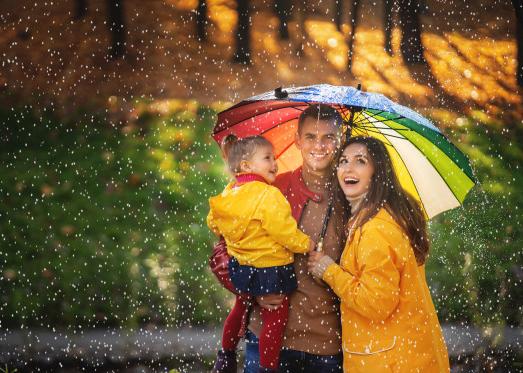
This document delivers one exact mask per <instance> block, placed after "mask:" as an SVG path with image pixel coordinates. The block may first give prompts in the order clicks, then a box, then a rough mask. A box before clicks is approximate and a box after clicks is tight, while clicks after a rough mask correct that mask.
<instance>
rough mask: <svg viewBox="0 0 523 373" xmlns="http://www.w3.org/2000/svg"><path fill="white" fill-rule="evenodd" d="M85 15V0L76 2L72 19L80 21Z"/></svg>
mask: <svg viewBox="0 0 523 373" xmlns="http://www.w3.org/2000/svg"><path fill="white" fill-rule="evenodd" d="M86 15H87V0H76V2H75V8H74V19H82V18H84V17H85V16H86Z"/></svg>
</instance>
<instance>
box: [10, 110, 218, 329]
mask: <svg viewBox="0 0 523 373" xmlns="http://www.w3.org/2000/svg"><path fill="white" fill-rule="evenodd" d="M213 114H214V113H213V112H212V111H210V110H208V109H205V108H199V109H198V111H197V112H189V111H184V112H178V113H174V114H173V115H171V116H169V117H159V116H157V115H152V116H151V115H149V116H148V117H147V116H145V117H147V118H148V119H147V121H148V123H146V125H147V127H146V128H147V130H146V131H140V130H139V127H137V126H127V127H122V128H116V127H111V126H109V125H108V124H107V122H104V121H101V120H99V119H97V118H95V117H92V116H88V115H85V114H84V115H80V114H79V115H78V118H77V119H75V120H71V121H69V122H67V123H65V122H61V121H59V120H57V119H56V118H53V117H52V116H51V115H47V114H45V112H44V113H43V115H40V116H37V115H35V114H34V113H33V112H32V111H31V110H11V111H3V112H1V113H0V124H1V128H2V130H1V131H2V132H1V137H2V140H3V141H2V142H3V144H4V145H3V149H2V153H1V154H2V155H1V162H2V165H3V169H2V174H1V176H0V195H1V196H2V197H1V198H2V202H1V204H0V220H1V224H0V244H1V247H2V250H1V251H0V267H1V268H2V273H1V281H0V293H1V303H0V323H1V325H2V327H4V326H11V327H15V326H21V325H37V326H46V327H47V326H64V327H82V326H89V327H91V326H116V325H136V324H137V323H141V322H146V321H148V320H152V321H155V322H164V323H167V324H173V323H185V322H189V323H198V322H209V321H213V320H217V319H218V318H219V317H220V316H221V315H220V307H219V305H220V304H222V303H223V293H221V290H220V289H218V287H217V286H216V284H215V282H214V281H213V280H212V279H211V275H210V273H209V271H208V270H207V269H206V268H207V265H206V261H207V257H208V254H209V251H210V245H211V237H210V234H209V233H208V231H207V229H206V227H205V226H204V218H205V214H206V209H207V206H206V205H207V196H208V195H209V194H210V193H215V192H216V191H217V189H216V188H218V189H221V186H222V184H223V182H224V181H223V177H224V176H222V172H221V168H220V165H219V164H217V162H215V161H214V158H215V157H216V155H217V154H216V151H217V150H216V148H215V147H211V146H210V145H211V141H210V137H209V135H208V134H209V132H210V129H211V127H212V123H213ZM142 119H143V118H142ZM141 124H143V123H141ZM142 128H143V127H142ZM202 139H206V140H205V141H204V140H202ZM216 305H218V307H217V306H216ZM222 313H223V312H222Z"/></svg>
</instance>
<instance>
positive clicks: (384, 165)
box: [334, 136, 429, 265]
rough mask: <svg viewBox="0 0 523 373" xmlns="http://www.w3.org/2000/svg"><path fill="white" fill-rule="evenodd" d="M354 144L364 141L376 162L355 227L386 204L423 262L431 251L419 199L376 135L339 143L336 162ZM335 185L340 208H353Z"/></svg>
mask: <svg viewBox="0 0 523 373" xmlns="http://www.w3.org/2000/svg"><path fill="white" fill-rule="evenodd" d="M352 144H362V145H365V147H366V148H367V152H368V153H369V156H370V161H371V162H372V164H373V165H374V174H373V175H372V178H371V185H370V187H369V191H368V192H367V195H366V197H365V200H364V201H363V202H362V206H361V208H360V209H359V211H360V212H359V214H361V215H359V216H358V217H357V219H356V223H355V224H356V226H354V227H352V228H354V229H357V228H360V227H361V226H362V225H363V224H365V223H366V222H368V221H369V220H370V219H372V217H374V216H375V215H376V214H377V213H378V211H379V210H380V209H381V208H385V209H386V210H387V211H388V212H389V213H390V214H391V215H392V217H393V218H394V220H395V221H396V222H397V223H398V224H399V225H400V227H401V228H402V229H403V231H404V232H405V233H406V235H407V236H408V238H409V241H410V244H411V246H412V248H413V250H414V255H415V256H416V261H417V263H418V264H419V265H422V264H424V263H425V261H426V259H427V256H428V252H429V240H428V234H427V221H426V218H425V215H424V213H423V210H422V209H421V206H420V204H419V203H418V201H416V200H415V199H414V197H412V196H411V195H410V194H409V193H408V192H406V191H405V190H404V189H403V187H402V186H401V184H400V182H399V180H398V177H397V175H396V173H395V172H394V169H393V166H392V161H391V159H390V156H389V153H388V152H387V149H386V148H385V145H384V144H383V142H381V141H379V140H377V139H375V138H374V137H366V136H358V137H352V138H350V139H349V140H348V141H347V142H346V143H345V144H343V145H342V146H341V147H340V149H339V152H338V155H337V159H336V166H337V165H338V164H339V160H340V157H341V154H342V153H343V151H344V150H345V149H346V148H347V147H348V146H349V145H352ZM334 185H335V191H334V193H335V196H336V201H337V203H338V205H340V204H341V207H338V209H340V208H341V209H343V210H347V209H348V211H350V203H349V202H348V201H347V199H346V198H345V195H344V194H343V191H342V189H341V187H340V185H339V183H335V184H334Z"/></svg>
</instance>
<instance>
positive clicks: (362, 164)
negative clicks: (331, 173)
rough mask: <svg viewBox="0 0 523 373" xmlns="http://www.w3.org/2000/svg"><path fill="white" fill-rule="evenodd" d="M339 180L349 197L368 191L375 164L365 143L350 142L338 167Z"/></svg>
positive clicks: (355, 196) (346, 195)
mask: <svg viewBox="0 0 523 373" xmlns="http://www.w3.org/2000/svg"><path fill="white" fill-rule="evenodd" d="M337 175H338V182H339V183H340V186H341V189H342V190H343V194H345V197H347V199H356V198H358V197H361V196H362V195H364V194H365V193H367V192H368V190H369V188H370V184H371V179H372V175H374V164H373V163H372V160H371V158H370V156H369V153H368V151H367V146H365V145H364V144H358V143H354V144H350V145H349V146H347V147H346V148H345V150H344V151H343V153H342V154H341V157H340V161H339V163H338V168H337Z"/></svg>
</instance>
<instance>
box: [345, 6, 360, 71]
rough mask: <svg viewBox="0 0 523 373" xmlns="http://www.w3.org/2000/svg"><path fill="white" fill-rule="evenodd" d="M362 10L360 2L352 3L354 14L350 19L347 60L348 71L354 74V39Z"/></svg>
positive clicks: (352, 13)
mask: <svg viewBox="0 0 523 373" xmlns="http://www.w3.org/2000/svg"><path fill="white" fill-rule="evenodd" d="M359 9H360V0H353V1H352V12H351V17H350V35H349V40H348V42H347V46H348V48H349V55H348V60H347V70H348V71H349V72H352V58H353V56H354V38H355V36H356V27H357V26H358V13H359Z"/></svg>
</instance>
